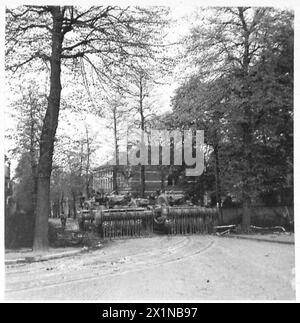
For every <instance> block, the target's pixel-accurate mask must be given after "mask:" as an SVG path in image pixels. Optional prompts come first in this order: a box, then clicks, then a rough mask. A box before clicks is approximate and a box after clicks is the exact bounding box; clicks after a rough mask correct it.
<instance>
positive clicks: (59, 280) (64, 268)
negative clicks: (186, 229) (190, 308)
mask: <svg viewBox="0 0 300 323" xmlns="http://www.w3.org/2000/svg"><path fill="white" fill-rule="evenodd" d="M293 268H294V246H293V245H283V244H278V243H268V242H256V241H247V240H236V239H227V238H218V237H215V236H196V235H194V236H172V237H168V236H155V237H152V238H141V239H126V240H116V241H112V242H110V243H109V244H107V245H105V247H104V248H102V249H100V250H96V251H92V252H89V253H85V254H80V255H78V256H73V257H68V258H62V259H56V260H50V261H46V262H39V263H31V264H18V265H14V266H7V268H6V295H5V297H6V300H10V301H11V300H15V301H18V300H26V301H29V300H31V301H42V300H44V301H51V300H52V301H56V300H57V301H59V300H62V301H71V300H94V301H101V300H103V301H105V300H120V301H132V300H140V301H159V300H161V301H176V300H188V301H200V300H290V299H295V290H294V288H293V281H294V271H293Z"/></svg>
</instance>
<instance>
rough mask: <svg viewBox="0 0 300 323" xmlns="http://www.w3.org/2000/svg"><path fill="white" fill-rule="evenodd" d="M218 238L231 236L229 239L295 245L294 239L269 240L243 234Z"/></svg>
mask: <svg viewBox="0 0 300 323" xmlns="http://www.w3.org/2000/svg"><path fill="white" fill-rule="evenodd" d="M220 238H231V239H241V240H248V241H258V242H270V243H281V244H287V245H295V242H294V241H280V240H277V241H276V240H270V239H265V238H262V239H260V238H251V237H245V236H238V235H227V236H220Z"/></svg>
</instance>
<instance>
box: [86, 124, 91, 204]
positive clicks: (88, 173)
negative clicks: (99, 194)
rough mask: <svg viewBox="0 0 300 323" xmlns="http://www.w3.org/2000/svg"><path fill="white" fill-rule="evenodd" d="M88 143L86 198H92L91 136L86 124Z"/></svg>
mask: <svg viewBox="0 0 300 323" xmlns="http://www.w3.org/2000/svg"><path fill="white" fill-rule="evenodd" d="M85 130H86V145H87V162H86V170H85V190H86V198H87V199H89V198H90V153H91V149H90V137H89V130H88V128H87V126H86V128H85Z"/></svg>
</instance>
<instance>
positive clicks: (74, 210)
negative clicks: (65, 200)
mask: <svg viewBox="0 0 300 323" xmlns="http://www.w3.org/2000/svg"><path fill="white" fill-rule="evenodd" d="M72 197H73V199H72V204H73V206H72V207H73V219H76V215H77V210H76V194H75V193H74V192H72Z"/></svg>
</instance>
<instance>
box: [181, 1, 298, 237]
mask: <svg viewBox="0 0 300 323" xmlns="http://www.w3.org/2000/svg"><path fill="white" fill-rule="evenodd" d="M205 19H206V21H205V23H204V24H201V25H199V26H196V27H194V28H193V29H192V31H191V34H190V35H189V36H188V37H187V38H186V48H187V54H188V57H189V61H190V62H192V63H193V64H194V65H195V66H196V67H197V73H198V83H197V82H196V84H198V85H199V87H203V88H207V85H208V86H210V85H211V84H212V85H213V87H212V89H211V90H212V93H211V97H213V96H216V98H217V102H216V103H217V104H214V103H213V101H212V100H209V104H208V105H207V106H206V107H205V102H207V98H208V95H207V93H206V94H204V95H202V99H200V102H196V103H194V107H195V109H197V106H199V105H200V104H204V108H203V109H202V110H201V109H199V113H200V115H201V114H202V117H201V119H202V121H204V122H205V123H208V124H209V120H207V119H206V117H207V115H209V111H211V113H212V115H210V117H209V118H208V119H210V120H211V122H212V123H214V125H215V126H216V127H213V128H212V129H219V130H218V132H219V134H221V136H222V137H221V138H222V141H223V145H224V144H225V145H224V147H226V148H227V149H226V150H224V152H225V154H224V156H225V155H226V158H227V161H228V163H227V167H226V171H227V173H228V175H229V176H231V182H233V181H232V179H234V185H233V186H234V188H235V190H236V191H237V192H240V194H239V195H240V197H241V199H242V201H243V228H244V230H245V231H248V230H249V226H250V214H251V211H250V206H251V202H252V200H253V199H254V197H255V195H256V194H257V191H258V190H259V188H260V186H261V184H262V182H261V181H260V182H258V181H257V179H258V178H259V175H260V174H259V175H258V173H257V171H258V169H257V168H259V167H258V161H259V160H262V159H261V158H259V157H261V156H262V154H261V153H262V151H263V150H264V149H265V146H264V145H263V144H262V141H261V134H260V131H261V130H262V129H264V131H265V130H267V129H269V127H267V126H266V124H265V123H261V121H262V115H264V116H266V117H267V118H268V117H269V116H268V110H269V109H268V108H265V107H264V106H263V105H262V102H265V100H261V101H259V100H260V99H262V98H264V99H265V98H266V92H262V91H261V90H262V89H263V88H265V89H266V88H269V89H272V91H274V90H275V89H276V87H277V86H279V83H278V82H277V77H278V76H275V74H274V73H273V72H271V71H266V69H267V70H268V68H267V65H265V62H266V56H265V55H266V53H267V52H273V54H275V53H277V54H275V55H269V54H268V55H269V59H268V60H269V62H270V59H271V60H272V59H273V58H275V57H276V56H277V58H278V57H280V56H282V55H283V56H286V53H284V51H285V50H286V49H287V44H288V43H291V40H292V37H293V36H292V34H293V32H292V30H293V28H292V24H291V22H292V20H293V17H292V14H291V13H290V12H288V11H278V10H275V9H271V8H248V7H247V8H244V7H238V8H218V9H215V10H212V14H209V13H207V12H206V17H205ZM283 30H284V32H285V33H287V34H288V35H289V36H288V41H287V42H285V45H283V42H282V41H283V39H284V37H283V34H282V35H281V37H280V36H279V34H280V31H281V32H282V31H283ZM285 36H286V35H285ZM279 39H281V45H279V46H278V40H279ZM280 47H282V48H281V49H280ZM275 48H277V50H276V49H275ZM289 54H290V55H292V52H291V47H290V48H289ZM289 58H291V57H289ZM283 61H285V63H287V60H286V58H285V59H283ZM272 64H274V61H273V62H272ZM263 65H264V69H265V72H262V73H261V72H260V71H261V70H262V66H263ZM270 66H271V65H269V67H270ZM258 75H260V77H258ZM263 75H265V77H263ZM268 78H269V80H267V79H268ZM270 78H272V79H273V82H275V83H277V85H276V86H274V83H273V82H272V83H273V85H271V86H270V83H269V81H270ZM288 78H290V74H289V75H288ZM199 79H200V82H201V83H202V84H203V83H204V84H205V85H204V86H203V85H200V84H199ZM258 80H259V81H258ZM222 83H223V85H222ZM216 86H217V87H216ZM190 89H191V87H190ZM220 90H221V92H224V94H225V96H224V97H223V98H222V100H221V101H220V100H219V99H220V98H219V96H218V93H219V92H220ZM224 90H225V91H224ZM285 90H287V92H286V93H285V94H287V93H289V94H287V95H285V94H283V92H285V91H283V92H281V93H278V91H276V95H277V96H278V98H280V99H279V101H281V100H282V99H283V100H284V101H285V103H286V104H287V105H288V106H289V107H291V96H290V93H291V92H290V89H288V88H287V87H285ZM215 91H216V92H215ZM202 93H203V91H202ZM215 93H217V94H216V95H215ZM270 93H271V92H270V91H269V94H270ZM274 94H275V92H273V97H270V95H268V96H267V97H268V100H269V108H271V107H272V109H273V111H277V112H276V113H277V115H278V111H280V108H279V106H278V105H277V106H276V108H275V107H274V103H275V102H276V100H275V99H274ZM200 96H201V94H200ZM198 97H199V96H198ZM203 98H204V99H203ZM190 102H191V101H190ZM282 103H283V102H281V103H280V105H281V104H282ZM192 104H193V103H192ZM224 108H225V109H224ZM220 109H221V111H220ZM272 114H273V113H272ZM288 114H289V113H288ZM220 117H221V119H220ZM282 117H283V115H281V116H280V118H282ZM283 119H284V118H283ZM269 120H270V119H269ZM216 121H217V122H216ZM219 121H221V123H220V122H219ZM259 125H260V126H259ZM267 131H268V130H267ZM275 137H277V136H275ZM212 138H214V136H212ZM277 138H278V137H277ZM226 142H227V143H226ZM259 144H260V145H259ZM216 147H218V145H217V146H216ZM216 147H215V148H216ZM259 147H260V148H259ZM259 150H260V154H259ZM264 152H265V153H266V152H267V153H266V155H267V156H265V157H267V158H269V159H270V156H272V155H270V152H269V151H266V150H264ZM216 156H217V155H216ZM271 158H272V157H271ZM263 164H264V166H265V167H268V166H267V165H266V158H264V163H263ZM272 169H273V170H274V167H273V168H272ZM267 177H269V178H270V177H271V174H269V175H268V176H267ZM265 178H266V177H265Z"/></svg>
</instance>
